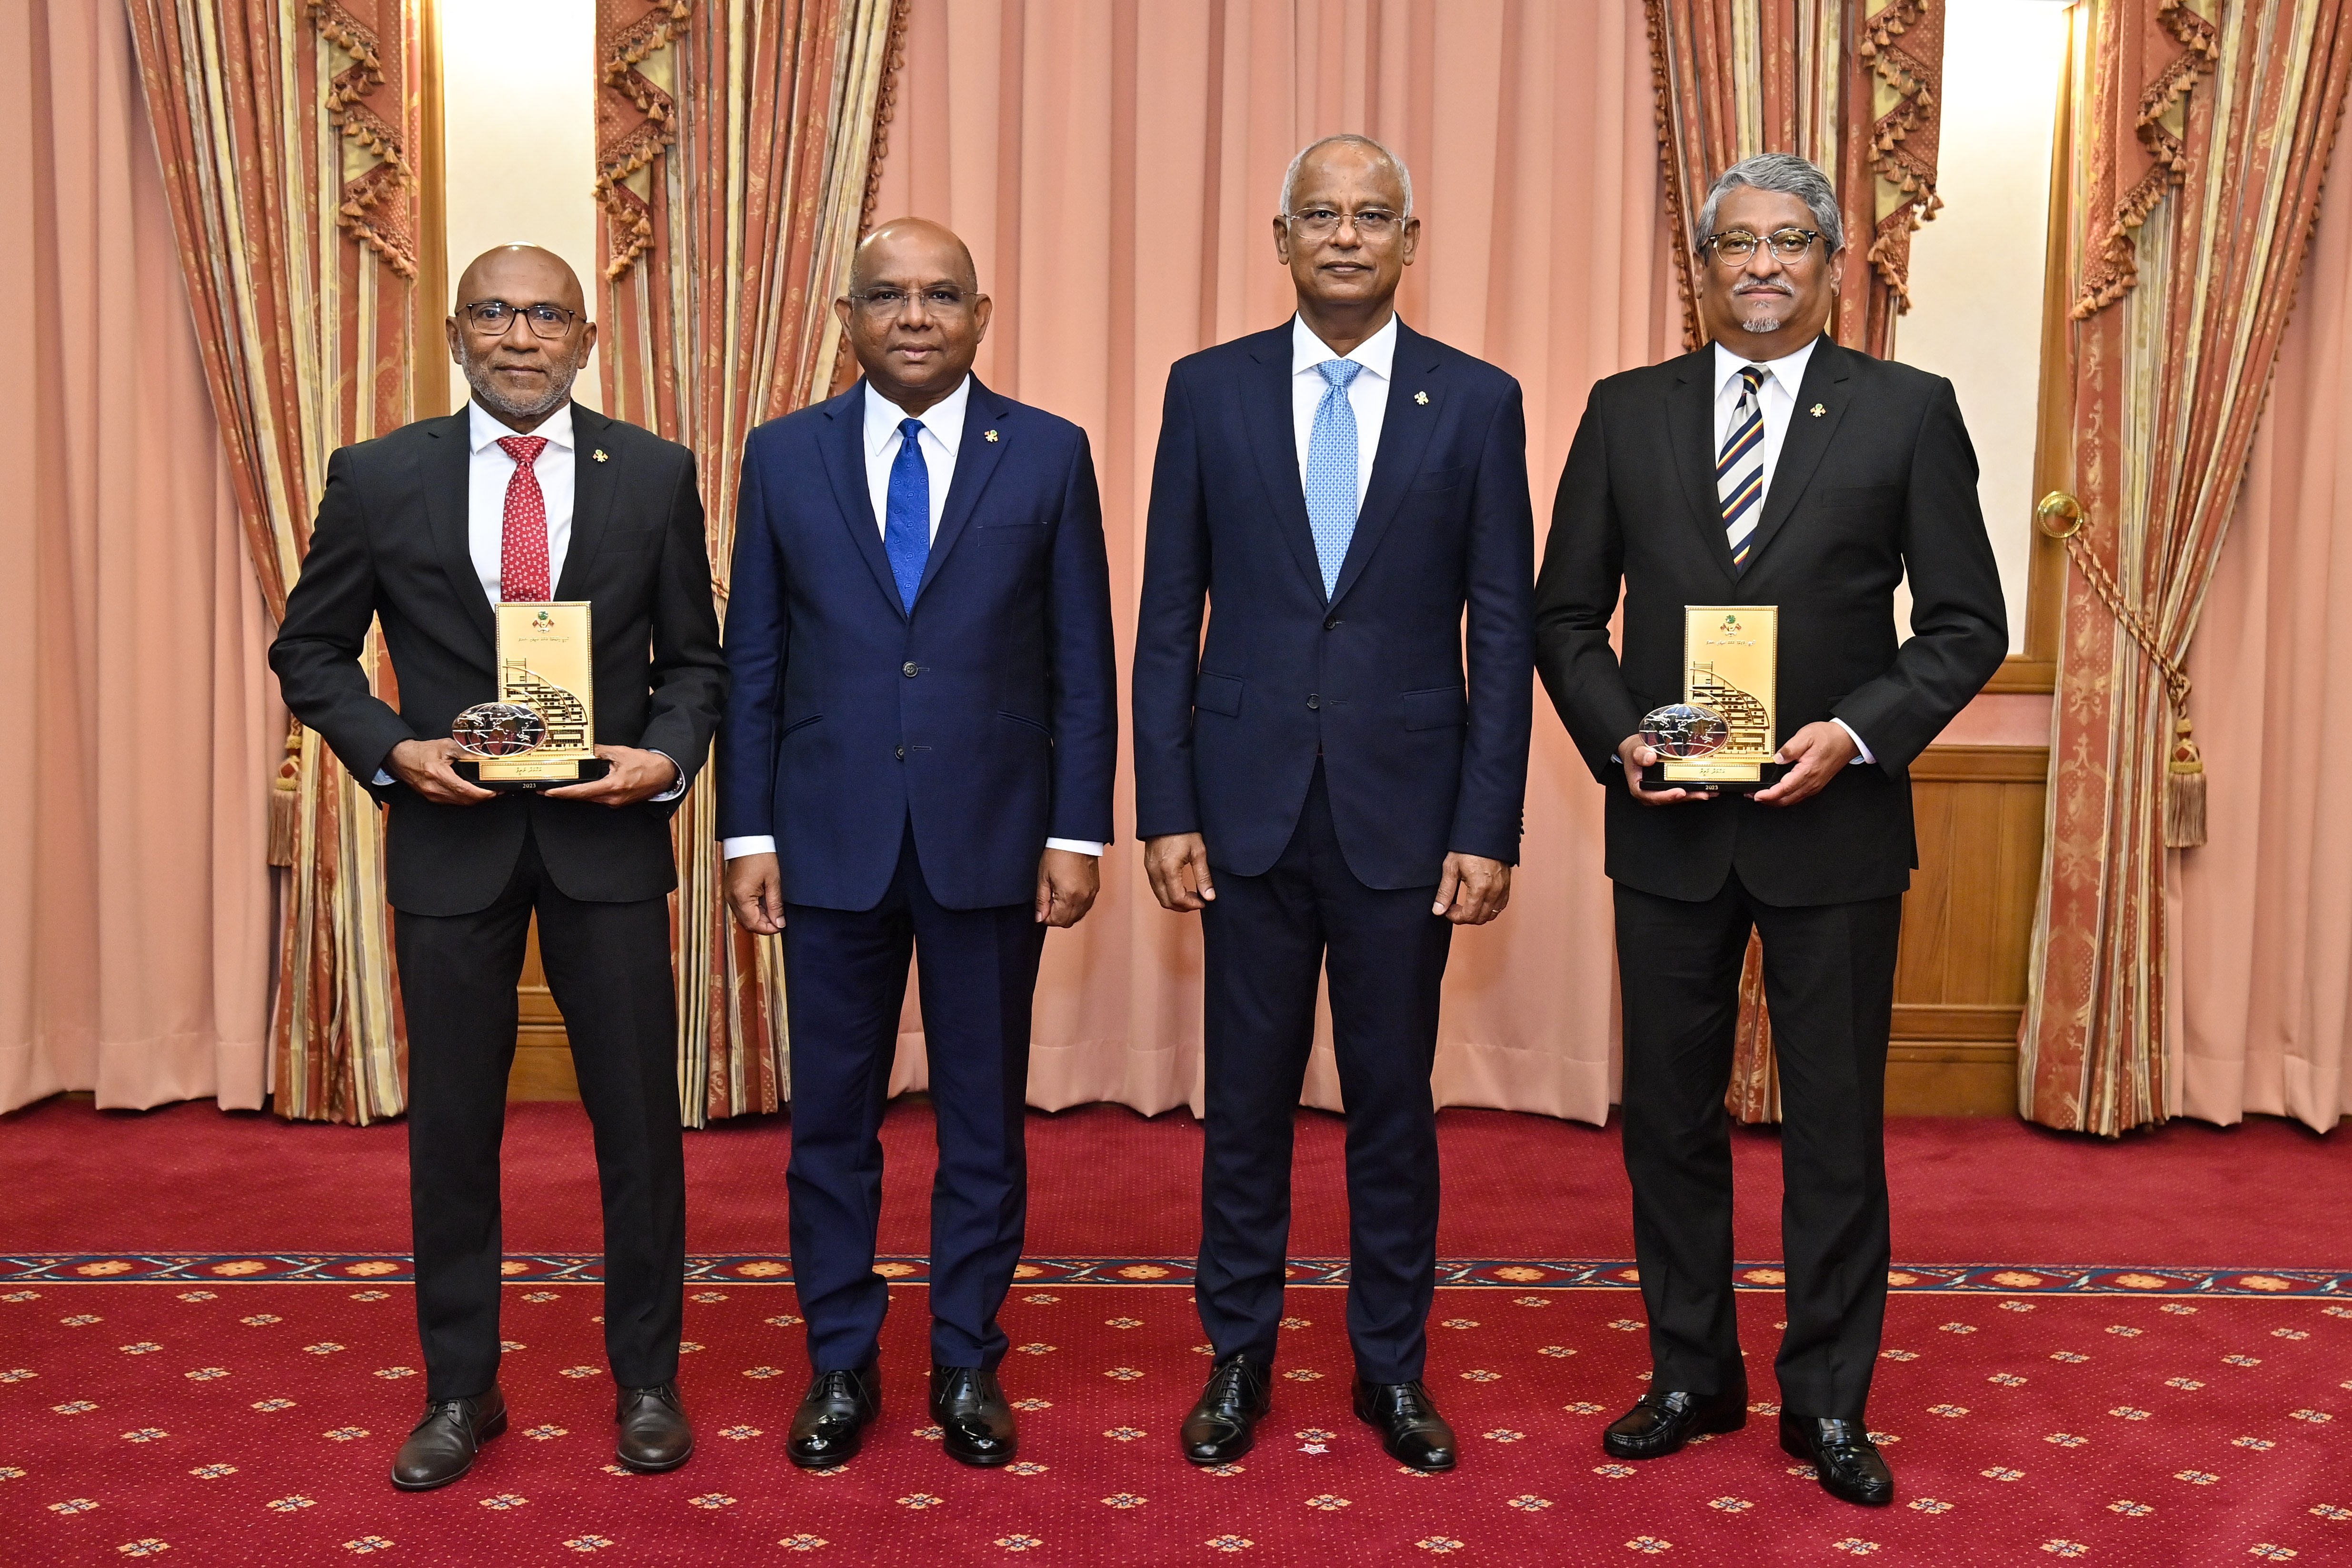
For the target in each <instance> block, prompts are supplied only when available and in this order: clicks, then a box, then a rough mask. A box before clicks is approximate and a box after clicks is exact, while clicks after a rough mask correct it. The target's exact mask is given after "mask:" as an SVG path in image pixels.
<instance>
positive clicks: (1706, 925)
mask: <svg viewBox="0 0 2352 1568" xmlns="http://www.w3.org/2000/svg"><path fill="white" fill-rule="evenodd" d="M1669 809H1674V810H1679V811H1720V810H1724V809H1726V807H1724V806H1721V805H1695V806H1694V805H1685V806H1676V807H1672V808H1669ZM1616 892H1617V971H1618V979H1619V984H1620V987H1621V990H1622V994H1623V996H1624V1064H1625V1077H1624V1090H1623V1093H1624V1128H1625V1172H1626V1174H1627V1175H1628V1176H1629V1177H1631V1178H1632V1180H1633V1254H1634V1258H1635V1260H1636V1262H1637V1263H1638V1264H1639V1265H1640V1268H1641V1274H1642V1299H1643V1302H1644V1303H1645V1304H1646V1305H1647V1306H1648V1309H1649V1314H1650V1359H1651V1364H1652V1366H1653V1368H1654V1375H1653V1378H1652V1381H1651V1384H1650V1386H1651V1387H1653V1388H1655V1389H1660V1390H1665V1389H1685V1390H1688V1391H1689V1392H1691V1393H1694V1394H1716V1393H1719V1392H1721V1391H1722V1390H1724V1389H1725V1388H1727V1387H1730V1386H1736V1385H1737V1384H1738V1382H1739V1381H1740V1380H1742V1379H1744V1377H1745V1375H1746V1373H1745V1371H1744V1369H1743V1368H1742V1366H1741V1363H1740V1357H1739V1336H1738V1324H1737V1322H1736V1321H1735V1320H1734V1317H1733V1313H1732V1286H1731V1274H1732V1246H1731V1132H1730V1113H1729V1112H1728V1111H1727V1110H1726V1109H1725V1106H1724V1092H1725V1090H1726V1089H1727V1088H1728V1087H1729V1084H1730V1079H1731V1058H1732V1043H1733V1034H1734V1031H1735V1030H1736V1028H1737V1026H1738V1018H1739V971H1740V967H1741V965H1742V963H1744V962H1745V959H1746V956H1747V951H1748V931H1749V930H1750V928H1751V927H1752V928H1753V929H1754V930H1755V931H1757V932H1758V933H1759V935H1760V936H1761V937H1762V939H1763V943H1764V995H1765V1001H1766V1004H1767V1005H1768V1007H1769V1010H1770V1014H1771V1019H1772V1045H1773V1049H1774V1051H1775V1053H1776V1055H1777V1057H1778V1058H1779V1068H1780V1105H1781V1117H1782V1121H1781V1131H1780V1163H1781V1182H1782V1195H1781V1204H1780V1245H1781V1249H1782V1256H1783V1257H1784V1258H1786V1260H1787V1274H1788V1281H1787V1291H1788V1295H1787V1301H1788V1328H1787V1329H1786V1330H1785V1331H1783V1333H1782V1335H1781V1339H1780V1357H1779V1360H1778V1363H1777V1366H1776V1370H1777V1371H1778V1373H1779V1374H1780V1403H1781V1406H1782V1408H1783V1409H1785V1410H1788V1411H1790V1412H1793V1413H1795V1414H1797V1415H1809V1416H1835V1417H1838V1418H1841V1419H1844V1420H1850V1421H1858V1420H1861V1419H1862V1417H1863V1414H1864V1410H1863V1407H1864V1404H1865V1403H1866V1402H1867V1401H1868V1399H1869V1397H1870V1379H1871V1373H1872V1371H1873V1369H1874V1367H1875V1366H1876V1364H1877V1358H1878V1342H1879V1333H1880V1331H1881V1329H1882V1327H1883V1326H1884V1323H1885V1317H1886V1268H1887V1262H1888V1257H1889V1248H1888V1238H1887V1212H1886V1152H1885V1138H1884V1136H1883V1122H1884V1120H1885V1103H1886V1039H1887V1033H1888V1030H1889V1029H1890V1027H1891V1026H1892V1023H1893V1016H1894V1006H1895V943H1896V937H1897V934H1898V933H1899V931H1900V930H1901V926H1902V921H1903V900H1902V897H1901V895H1899V894H1897V895H1895V896H1893V897H1890V898H1883V899H1864V900H1858V901H1855V902H1852V903H1837V904H1818V905H1811V906H1806V907H1796V908H1792V907H1787V906H1777V905H1772V904H1768V903H1765V902H1763V901H1762V900H1759V899H1757V898H1756V897H1754V896H1753V895H1752V894H1750V893H1749V892H1748V890H1747V889H1746V888H1745V887H1743V886H1742V885H1741V883H1740V881H1739V878H1738V873H1736V872H1735V873H1733V874H1732V876H1731V877H1730V878H1729V879H1727V881H1726V883H1725V885H1724V887H1723V889H1722V891H1720V892H1718V893H1717V894H1716V896H1715V897H1714V898H1712V899H1707V900H1703V901H1697V902H1686V901H1685V900H1678V899H1666V898H1660V897H1658V896H1657V895H1655V894H1653V893H1644V892H1640V891H1637V890H1636V889H1632V888H1629V887H1627V886H1625V885H1624V884H1623V883H1622V882H1620V883H1618V884H1617V889H1616Z"/></svg>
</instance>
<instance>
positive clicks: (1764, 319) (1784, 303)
mask: <svg viewBox="0 0 2352 1568" xmlns="http://www.w3.org/2000/svg"><path fill="white" fill-rule="evenodd" d="M1737 298H1738V300H1759V299H1762V300H1769V299H1775V298H1777V299H1778V300H1780V303H1779V304H1777V305H1774V306H1772V307H1770V308H1769V309H1768V310H1766V311H1765V312H1764V314H1762V315H1760V316H1742V317H1740V318H1739V330H1740V331H1743V332H1754V333H1757V334H1758V335H1759V336H1761V335H1763V334H1765V333H1768V332H1777V331H1780V329H1781V328H1782V327H1785V326H1787V325H1788V324H1789V318H1790V316H1792V315H1794V314H1795V313H1796V312H1795V306H1796V301H1795V300H1792V299H1790V297H1789V296H1788V295H1786V294H1778V295H1776V294H1773V293H1769V292H1767V291H1765V290H1763V289H1758V290H1756V291H1754V292H1752V293H1748V294H1741V295H1738V296H1737Z"/></svg>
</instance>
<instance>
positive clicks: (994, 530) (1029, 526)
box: [971, 521, 1046, 544]
mask: <svg viewBox="0 0 2352 1568" xmlns="http://www.w3.org/2000/svg"><path fill="white" fill-rule="evenodd" d="M1045 533H1046V526H1045V523H1044V522H1043V521H1036V522H978V523H974V524H972V528H971V542H973V543H974V544H1035V543H1037V542H1040V541H1041V540H1043V539H1044V538H1045Z"/></svg>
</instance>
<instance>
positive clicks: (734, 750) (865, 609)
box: [719, 378, 1118, 910]
mask: <svg viewBox="0 0 2352 1568" xmlns="http://www.w3.org/2000/svg"><path fill="white" fill-rule="evenodd" d="M865 399H866V384H865V383H864V382H862V381H861V382H860V383H858V384H856V386H853V387H851V388H850V389H849V390H848V391H847V392H845V393H844V394H842V395H840V396H839V397H836V398H834V399H833V400H832V401H830V402H828V403H822V404H818V405H815V406H814V407H810V408H804V409H802V410H801V411H800V412H799V413H797V414H791V415H787V416H784V417H783V418H782V419H776V420H772V421H770V422H769V423H767V424H765V425H762V426H760V427H759V428H758V429H756V430H754V431H752V432H751V439H750V440H749V441H747V442H746V443H745V445H744V449H743V489H742V495H741V500H740V504H739V507H738V510H737V519H736V531H735V560H734V571H733V581H732V583H731V584H730V593H729V600H728V609H727V664H728V668H729V669H730V671H731V672H732V676H733V685H732V687H731V689H730V692H729V696H728V702H727V709H726V713H725V716H724V718H723V719H722V721H721V722H720V724H719V837H723V838H734V837H744V836H749V835H754V834H773V835H774V836H775V839H776V849H777V853H778V856H779V858H780V860H781V863H782V875H783V890H784V898H785V900H787V901H788V902H792V903H797V904H813V905H815V906H817V907H819V908H823V909H834V910H866V909H871V908H873V907H874V906H875V905H876V904H877V903H878V902H880V901H881V899H882V895H883V893H884V891H885V890H886V889H887V888H888V886H889V882H890V878H891V874H892V872H893V870H894V869H895V868H896V867H897V865H898V852H899V848H900V846H901V845H902V844H903V842H904V839H905V835H906V832H907V827H908V823H909V821H910V820H911V822H912V824H913V826H914V832H915V845H916V851H917V854H918V856H919V859H920V861H921V864H922V868H923V877H924V880H925V881H926V882H927V883H928V884H929V888H930V890H931V895H932V897H934V898H936V899H937V900H939V901H940V903H942V904H944V905H946V906H947V907H948V908H950V909H966V910H968V909H985V908H989V907H991V906H994V905H1000V904H1019V903H1026V902H1028V901H1029V900H1030V899H1031V898H1032V897H1033V896H1034V892H1035V889H1036V885H1037V859H1038V857H1039V856H1040V855H1041V854H1042V853H1044V850H1045V840H1046V839H1047V838H1049V837H1051V838H1077V839H1088V840H1096V841H1100V842H1104V843H1108V842H1109V840H1110V838H1111V837H1112V833H1111V776H1112V773H1113V770H1114V767H1115V765H1116V757H1117V751H1118V707H1117V696H1116V692H1117V689H1118V671H1117V667H1116V662H1115V658H1114V655H1113V650H1112V644H1111V626H1110V576H1109V567H1108V563H1107V562H1106V560H1105V557H1104V553H1103V533H1102V503H1101V500H1100V498H1099V497H1098V496H1097V492H1096V489H1095V468H1094V458H1093V455H1092V454H1091V452H1089V450H1088V449H1087V437H1086V432H1085V431H1083V430H1081V429H1079V428H1078V427H1077V426H1076V425H1073V424H1071V423H1070V422H1069V421H1068V420H1066V419H1061V418H1057V417H1055V416H1053V415H1051V414H1047V413H1045V411H1044V410H1042V409H1036V408H1031V407H1028V406H1026V405H1023V404H1019V403H1015V402H1013V400H1012V399H1010V398H1007V397H1000V396H998V395H996V394H994V393H992V392H991V391H989V390H988V389H987V388H986V387H985V386H982V384H980V383H979V381H978V379H977V378H975V379H974V381H973V382H972V387H971V405H970V408H969V411H968V413H967V415H966V418H965V424H964V433H963V441H962V444H961V447H959V448H958V451H957V454H956V471H955V479H954V482H953V483H952V484H951V485H950V487H949V489H948V499H947V508H946V511H945V513H944V514H943V515H942V516H941V518H940V531H939V537H938V538H937V539H936V540H934V541H933V542H932V544H931V553H930V559H929V563H928V564H927V565H926V566H925V567H924V569H923V581H922V585H921V587H920V588H919V590H918V592H917V594H916V597H915V608H914V613H913V614H912V615H911V616H909V615H908V613H907V612H906V611H904V610H903V609H902V608H901V607H900V605H899V598H898V584H897V583H896V582H895V581H894V580H893V578H892V577H891V575H890V563H889V559H888V557H887V555H885V554H884V553H883V549H882V525H881V522H880V521H879V520H878V519H877V518H876V517H875V515H874V503H873V500H872V497H871V494H870V492H869V491H868V489H867V488H866V452H865V446H864V440H865V417H866V416H865Z"/></svg>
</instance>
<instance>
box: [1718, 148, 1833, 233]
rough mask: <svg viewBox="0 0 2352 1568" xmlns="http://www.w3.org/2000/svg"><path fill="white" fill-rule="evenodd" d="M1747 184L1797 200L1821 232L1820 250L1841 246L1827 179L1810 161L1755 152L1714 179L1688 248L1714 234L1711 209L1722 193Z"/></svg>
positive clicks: (1831, 192)
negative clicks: (1807, 211) (1799, 199)
mask: <svg viewBox="0 0 2352 1568" xmlns="http://www.w3.org/2000/svg"><path fill="white" fill-rule="evenodd" d="M1742 185H1749V186H1752V187H1754V188H1755V189H1757V190H1759V191H1778V192H1779V193H1780V194H1781V195H1787V196H1796V197H1799V198H1801V200H1802V201H1803V202H1804V204H1805V205H1806V206H1807V207H1809V208H1811V210H1812V215H1813V226H1814V227H1815V228H1817V229H1820V230H1821V231H1822V249H1823V250H1824V251H1825V252H1828V253H1831V254H1834V253H1835V252H1837V251H1838V250H1840V249H1842V248H1843V247H1844V245H1845V219H1844V217H1843V216H1842V215H1841V214H1840V213H1839V212H1838V199H1837V187H1836V186H1834V185H1832V184H1830V177H1829V176H1828V175H1827V174H1822V171H1821V166H1820V165H1819V164H1817V163H1814V162H1813V161H1812V160H1811V159H1810V158H1800V157H1798V156H1797V155H1796V154H1795V153H1757V154H1756V156H1754V157H1753V158H1742V159H1741V160H1739V162H1738V163H1734V164H1733V165H1731V167H1729V168H1728V169H1726V170H1725V171H1724V172H1723V173H1722V174H1717V176H1716V177H1715V184H1713V185H1712V186H1710V187H1709V188H1708V190H1707V193H1706V205H1705V206H1702V207H1701V208H1699V210H1698V230H1697V232H1696V233H1695V234H1693V235H1692V236H1691V248H1692V249H1693V250H1696V249H1698V248H1699V247H1701V246H1703V245H1705V244H1706V240H1707V237H1708V236H1710V235H1712V234H1714V233H1715V210H1716V208H1717V207H1718V206H1720V205H1722V204H1723V197H1724V193H1726V192H1727V191H1733V190H1737V189H1738V188H1739V187H1740V186H1742Z"/></svg>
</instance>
